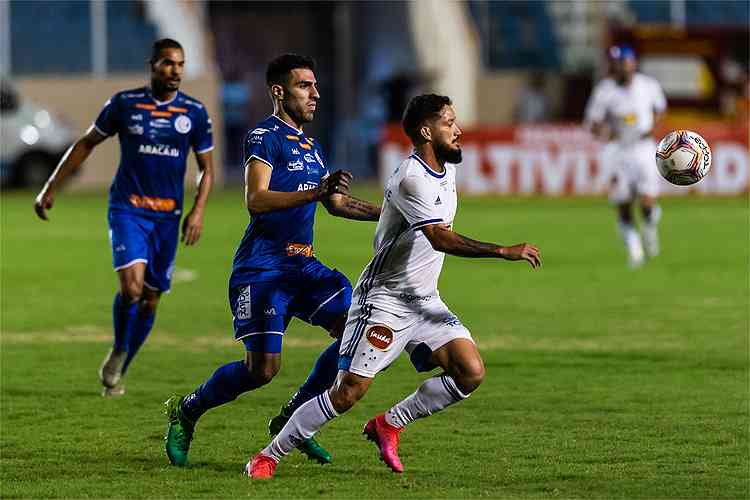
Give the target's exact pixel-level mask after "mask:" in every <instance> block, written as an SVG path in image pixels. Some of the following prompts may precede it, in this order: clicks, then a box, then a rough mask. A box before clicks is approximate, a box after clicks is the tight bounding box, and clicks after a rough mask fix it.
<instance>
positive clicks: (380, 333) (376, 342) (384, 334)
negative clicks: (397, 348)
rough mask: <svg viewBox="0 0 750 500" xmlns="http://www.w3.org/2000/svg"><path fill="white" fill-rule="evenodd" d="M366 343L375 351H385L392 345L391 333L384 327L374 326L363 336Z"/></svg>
mask: <svg viewBox="0 0 750 500" xmlns="http://www.w3.org/2000/svg"><path fill="white" fill-rule="evenodd" d="M365 337H366V338H367V342H368V343H369V344H370V345H371V346H373V347H374V348H375V349H378V350H380V351H387V350H388V348H389V347H391V344H392V343H393V331H392V330H391V329H390V328H388V327H387V326H384V325H375V326H373V327H372V328H370V329H369V330H367V334H365Z"/></svg>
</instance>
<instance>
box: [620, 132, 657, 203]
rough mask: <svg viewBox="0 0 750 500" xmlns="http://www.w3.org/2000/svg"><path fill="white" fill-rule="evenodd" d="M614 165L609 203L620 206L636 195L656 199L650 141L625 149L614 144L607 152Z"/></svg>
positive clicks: (654, 165)
mask: <svg viewBox="0 0 750 500" xmlns="http://www.w3.org/2000/svg"><path fill="white" fill-rule="evenodd" d="M607 154H608V156H609V157H610V158H611V161H612V162H614V164H615V165H614V166H615V168H614V169H613V172H614V174H613V176H612V182H611V184H610V188H609V201H610V203H613V204H616V205H620V204H622V203H628V202H631V201H633V200H635V198H636V197H638V196H650V197H653V198H655V197H657V196H658V195H659V191H660V187H659V185H660V184H661V176H660V175H659V171H658V170H657V168H656V143H655V142H654V141H653V139H647V140H643V141H639V142H636V143H634V144H631V145H628V146H622V145H619V144H618V145H616V146H615V147H612V148H611V150H610V151H609V152H608V153H607Z"/></svg>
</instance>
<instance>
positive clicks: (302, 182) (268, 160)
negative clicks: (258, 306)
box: [232, 115, 328, 278]
mask: <svg viewBox="0 0 750 500" xmlns="http://www.w3.org/2000/svg"><path fill="white" fill-rule="evenodd" d="M243 153H244V162H245V164H246V165H247V163H248V162H249V161H250V160H258V161H261V162H263V163H265V164H267V165H268V166H269V167H271V168H272V169H273V170H272V171H271V181H270V184H269V186H268V189H269V190H270V191H285V192H293V191H307V190H309V189H315V188H317V187H318V185H319V184H320V181H321V179H323V178H325V177H326V176H328V169H327V168H326V166H325V162H324V159H323V158H324V157H323V152H322V150H321V149H320V147H319V145H318V144H317V143H316V142H315V141H314V140H313V139H310V138H308V137H305V134H304V133H303V132H302V131H301V130H298V129H296V128H294V127H292V126H290V125H288V124H286V123H285V122H284V121H283V120H281V119H280V118H278V117H277V116H275V115H272V116H270V117H268V118H267V119H265V120H263V121H262V122H260V123H258V125H257V126H256V127H255V128H254V129H253V130H251V131H250V132H248V134H247V136H246V137H245V141H244V144H243ZM315 208H316V203H315V202H311V203H307V204H305V205H301V206H298V207H295V208H287V209H284V210H274V211H272V212H266V213H262V214H257V215H254V216H253V217H252V219H251V221H250V224H248V226H247V229H246V230H245V235H244V237H243V238H242V241H241V242H240V246H239V248H238V249H237V252H236V253H235V255H234V268H233V273H232V274H233V278H235V277H238V276H239V275H241V274H243V273H246V272H253V271H254V270H272V269H274V270H288V269H298V268H300V267H301V266H303V265H305V264H306V263H307V262H309V259H308V258H309V257H312V243H313V225H314V222H315Z"/></svg>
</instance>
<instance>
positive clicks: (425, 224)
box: [411, 219, 443, 229]
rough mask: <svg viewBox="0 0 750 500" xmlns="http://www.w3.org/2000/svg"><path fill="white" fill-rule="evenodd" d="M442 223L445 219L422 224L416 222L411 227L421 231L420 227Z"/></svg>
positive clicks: (430, 220) (426, 221)
mask: <svg viewBox="0 0 750 500" xmlns="http://www.w3.org/2000/svg"><path fill="white" fill-rule="evenodd" d="M441 222H443V219H428V220H423V221H420V222H415V223H414V224H412V225H411V228H412V229H419V228H420V227H424V226H429V225H430V224H440V223H441Z"/></svg>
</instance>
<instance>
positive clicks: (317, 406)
mask: <svg viewBox="0 0 750 500" xmlns="http://www.w3.org/2000/svg"><path fill="white" fill-rule="evenodd" d="M338 416H339V414H338V412H336V410H335V409H334V408H333V404H332V403H331V397H330V396H329V395H328V391H324V392H323V394H320V395H318V396H316V397H314V398H312V399H311V400H309V401H307V402H306V403H305V404H303V405H302V406H300V407H299V408H297V410H295V412H294V413H293V414H292V417H291V418H290V419H289V422H287V423H286V425H285V426H284V428H283V429H281V432H279V433H278V434H277V435H276V437H275V438H273V441H271V444H269V445H268V446H266V447H265V448H263V450H261V453H262V454H263V455H266V456H268V457H271V458H273V459H274V460H276V461H277V462H278V461H279V460H281V459H282V458H284V457H285V456H286V455H288V454H289V453H291V451H292V450H294V448H296V447H297V446H298V445H299V444H300V443H301V442H302V441H304V440H305V439H307V438H310V437H312V436H314V435H315V433H316V432H318V431H319V430H320V428H321V427H323V426H324V425H325V424H327V423H328V422H329V421H331V420H333V419H334V418H336V417H338Z"/></svg>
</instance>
